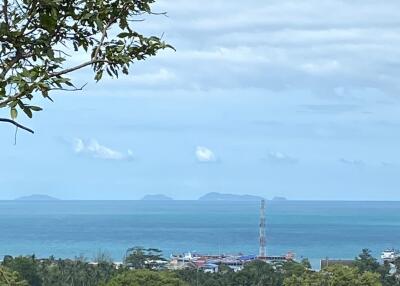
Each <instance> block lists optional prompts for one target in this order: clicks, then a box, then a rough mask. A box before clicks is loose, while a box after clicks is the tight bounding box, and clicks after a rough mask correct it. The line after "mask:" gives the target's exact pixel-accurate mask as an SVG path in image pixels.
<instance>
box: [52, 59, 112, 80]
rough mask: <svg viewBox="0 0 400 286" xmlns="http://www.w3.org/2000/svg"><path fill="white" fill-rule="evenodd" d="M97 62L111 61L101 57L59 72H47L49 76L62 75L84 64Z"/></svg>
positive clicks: (82, 66)
mask: <svg viewBox="0 0 400 286" xmlns="http://www.w3.org/2000/svg"><path fill="white" fill-rule="evenodd" d="M97 63H112V62H110V61H108V60H102V59H97V60H91V61H88V62H85V63H82V64H80V65H77V66H75V67H72V68H69V69H65V70H62V71H59V72H53V73H50V74H49V77H54V76H60V75H63V74H67V73H70V72H73V71H76V70H79V69H81V68H84V67H86V66H90V65H92V64H97Z"/></svg>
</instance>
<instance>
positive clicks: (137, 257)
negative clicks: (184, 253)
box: [124, 246, 165, 269]
mask: <svg viewBox="0 0 400 286" xmlns="http://www.w3.org/2000/svg"><path fill="white" fill-rule="evenodd" d="M162 261H165V259H164V258H163V256H162V251H161V250H159V249H156V248H143V247H140V246H135V247H132V248H129V249H128V250H127V252H126V256H125V259H124V264H125V265H126V266H127V267H129V268H134V269H144V268H147V269H155V268H157V267H158V266H159V263H160V262H162Z"/></svg>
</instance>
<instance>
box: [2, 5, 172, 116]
mask: <svg viewBox="0 0 400 286" xmlns="http://www.w3.org/2000/svg"><path fill="white" fill-rule="evenodd" d="M154 1H155V0H3V3H2V6H1V10H0V42H1V47H0V108H9V109H10V116H11V118H12V119H13V120H14V119H16V118H17V116H18V111H21V110H22V111H23V112H24V113H25V114H26V115H27V116H28V117H32V114H33V112H35V111H40V110H41V108H40V107H38V106H35V105H33V104H30V101H31V100H32V99H33V98H34V97H35V96H37V95H39V96H42V97H44V98H46V99H49V100H52V98H51V97H50V92H51V91H53V90H79V89H81V88H79V87H77V86H76V84H75V83H74V82H73V81H72V79H71V78H69V77H67V75H68V74H70V73H72V72H74V71H77V70H79V69H82V68H84V67H87V66H90V67H91V68H92V70H93V73H94V78H95V80H96V81H99V80H100V79H102V77H103V74H104V73H106V74H107V75H109V76H111V77H118V76H119V74H120V73H124V74H128V72H129V67H130V66H131V65H132V64H133V63H134V62H135V61H141V60H144V59H146V58H147V57H149V56H154V55H156V53H157V52H158V51H159V50H162V49H165V48H172V47H171V46H170V45H168V44H166V43H165V42H164V41H162V39H161V38H160V37H156V36H145V35H142V34H140V33H139V32H138V31H135V30H134V28H133V25H134V23H135V22H136V21H139V20H142V19H143V17H145V16H146V15H151V14H154V13H153V12H152V10H151V4H153V3H154ZM76 55H79V56H78V57H76ZM82 55H86V59H84V60H81V61H79V60H78V61H77V58H78V59H79V58H82Z"/></svg>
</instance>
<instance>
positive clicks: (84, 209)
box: [0, 201, 400, 266]
mask: <svg viewBox="0 0 400 286" xmlns="http://www.w3.org/2000/svg"><path fill="white" fill-rule="evenodd" d="M266 216H267V252H268V253H269V254H275V255H280V254H285V253H286V252H287V251H293V252H294V253H296V256H297V257H298V258H301V257H308V258H309V259H310V260H311V261H312V263H313V265H315V266H317V265H318V261H319V259H321V258H325V257H330V258H354V257H355V256H356V255H357V254H358V253H359V252H360V251H361V249H362V248H369V249H371V250H372V251H373V254H374V255H375V256H377V257H378V256H379V255H380V252H381V251H382V250H384V249H385V248H392V247H395V248H396V247H400V202H316V201H313V202H308V201H283V202H278V201H273V202H267V215H266ZM258 223H259V203H257V202H201V201H172V202H153V201H57V202H23V201H0V256H2V255H6V254H11V255H21V254H32V253H35V254H36V255H37V256H39V257H47V256H49V255H55V256H57V257H75V256H79V255H84V256H86V257H88V258H89V259H90V258H93V257H94V256H95V255H96V253H98V252H99V251H103V252H106V253H108V254H109V255H111V256H112V257H113V258H114V259H115V260H121V259H122V257H123V255H124V253H125V250H126V249H127V248H128V247H131V246H136V245H140V246H144V247H155V248H160V249H162V250H163V251H164V254H165V255H166V256H168V255H169V254H171V253H179V252H186V251H197V252H201V253H239V252H242V253H248V254H256V253H257V252H258Z"/></svg>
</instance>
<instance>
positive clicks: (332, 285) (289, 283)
mask: <svg viewBox="0 0 400 286" xmlns="http://www.w3.org/2000/svg"><path fill="white" fill-rule="evenodd" d="M283 285H284V286H381V285H382V284H381V282H380V275H379V274H378V273H372V272H368V271H367V272H360V271H359V270H358V269H357V268H354V267H349V266H343V265H334V266H330V267H327V268H325V269H323V270H321V271H320V272H313V271H306V272H304V273H303V274H302V275H300V276H296V275H292V276H291V277H287V278H285V280H284V283H283Z"/></svg>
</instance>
